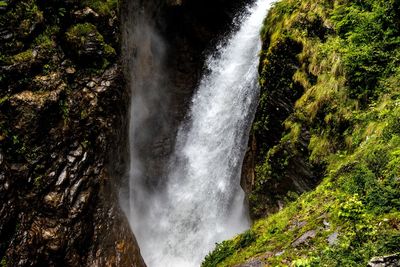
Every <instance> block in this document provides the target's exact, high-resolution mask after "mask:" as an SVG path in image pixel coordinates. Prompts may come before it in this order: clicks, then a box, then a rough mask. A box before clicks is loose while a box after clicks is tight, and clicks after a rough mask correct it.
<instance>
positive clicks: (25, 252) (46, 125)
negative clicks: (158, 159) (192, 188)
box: [0, 0, 143, 266]
mask: <svg viewBox="0 0 400 267" xmlns="http://www.w3.org/2000/svg"><path fill="white" fill-rule="evenodd" d="M0 27H1V31H0V40H1V41H0V49H1V54H0V88H1V90H0V144H1V147H0V240H1V241H0V258H1V266H105V265H110V264H115V265H116V266H132V265H133V266H143V261H142V260H141V257H140V255H139V252H138V248H137V245H136V242H135V240H134V237H133V234H132V232H131V231H130V229H129V225H128V223H127V222H126V219H125V218H124V217H123V216H121V214H122V213H121V211H120V209H119V207H118V200H117V195H116V193H117V189H116V188H117V187H118V185H119V182H120V181H119V180H120V177H121V176H122V174H123V172H124V171H125V167H124V161H125V156H126V155H127V153H126V151H123V150H124V149H122V151H121V150H120V149H121V148H123V147H125V142H126V140H125V139H126V134H125V132H126V114H127V108H128V104H129V102H128V101H127V100H128V99H129V97H128V94H129V92H128V91H127V90H126V88H125V85H124V82H123V77H122V72H121V68H120V67H119V66H118V63H117V60H118V55H119V54H120V52H119V50H120V33H119V16H118V2H117V1H112V0H109V1H100V0H99V1H97V0H93V1H41V0H23V1H12V0H6V1H0ZM110 155H112V159H113V160H112V161H110V157H109V156H110Z"/></svg>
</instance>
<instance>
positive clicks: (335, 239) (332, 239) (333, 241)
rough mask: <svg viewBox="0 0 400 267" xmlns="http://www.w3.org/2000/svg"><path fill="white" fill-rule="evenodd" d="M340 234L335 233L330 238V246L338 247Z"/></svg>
mask: <svg viewBox="0 0 400 267" xmlns="http://www.w3.org/2000/svg"><path fill="white" fill-rule="evenodd" d="M338 237H339V233H338V232H334V233H333V234H331V235H329V236H328V243H329V245H330V246H333V245H336V244H337V242H338Z"/></svg>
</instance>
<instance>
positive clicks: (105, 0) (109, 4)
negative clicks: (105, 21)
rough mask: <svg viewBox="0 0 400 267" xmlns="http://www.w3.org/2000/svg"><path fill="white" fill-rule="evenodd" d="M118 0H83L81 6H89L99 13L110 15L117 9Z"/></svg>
mask: <svg viewBox="0 0 400 267" xmlns="http://www.w3.org/2000/svg"><path fill="white" fill-rule="evenodd" d="M118 3H119V2H118V0H85V1H82V3H81V5H82V6H89V7H91V8H92V9H93V10H94V11H96V12H97V13H99V14H100V15H112V14H113V13H114V14H115V13H116V11H117V10H118Z"/></svg>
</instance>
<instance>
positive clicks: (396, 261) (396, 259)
mask: <svg viewBox="0 0 400 267" xmlns="http://www.w3.org/2000/svg"><path fill="white" fill-rule="evenodd" d="M367 266H368V267H399V266H400V254H393V255H388V256H382V257H374V258H372V259H371V260H370V261H369V262H368V265H367Z"/></svg>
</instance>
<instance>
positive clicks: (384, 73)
mask: <svg viewBox="0 0 400 267" xmlns="http://www.w3.org/2000/svg"><path fill="white" fill-rule="evenodd" d="M399 26H400V4H399V2H398V1H394V0H391V1H384V0H366V1H350V0H347V1H346V0H336V1H328V0H324V1H315V0H309V1H297V0H282V1H280V2H277V3H276V4H275V6H274V8H273V9H272V10H271V11H270V14H269V15H268V18H267V19H266V20H265V25H264V28H263V30H262V38H263V41H264V44H266V45H264V48H265V49H264V51H263V52H262V61H261V67H262V68H261V77H260V82H261V85H262V86H264V87H265V88H266V90H265V91H263V92H262V96H261V103H260V108H259V109H261V110H262V108H263V107H264V106H263V101H264V99H266V97H265V96H266V94H268V93H269V91H271V90H274V88H277V87H278V86H282V85H284V86H287V87H288V88H292V89H293V94H296V93H298V92H299V88H298V87H296V86H297V85H301V88H302V90H300V91H302V94H301V95H300V96H299V97H298V98H297V100H296V101H295V104H294V110H293V112H292V113H291V114H290V115H289V116H288V117H287V118H286V119H285V120H284V122H283V125H284V133H283V134H282V137H281V140H280V141H279V142H278V144H277V145H274V146H273V147H265V148H264V150H263V151H261V152H260V153H261V154H262V158H263V159H264V160H263V161H261V162H260V163H259V164H258V166H257V167H256V186H255V189H254V191H253V192H252V194H251V195H250V201H251V202H253V208H254V209H255V210H256V211H255V213H257V209H262V206H263V205H265V203H262V201H263V199H264V198H263V197H264V196H263V194H265V191H263V188H264V186H265V184H268V183H269V182H270V181H271V180H274V179H280V177H281V175H282V173H284V172H285V170H286V169H287V167H288V165H290V159H291V157H293V156H296V155H299V154H300V153H301V152H300V151H299V149H298V148H299V147H301V146H300V145H299V144H300V142H302V140H301V133H302V132H303V131H307V132H308V133H309V141H308V146H307V147H306V149H307V150H308V151H307V153H304V154H301V155H303V156H304V155H305V157H307V158H306V160H307V161H308V162H310V164H312V165H313V166H323V167H324V172H323V173H324V175H323V176H324V178H323V180H322V182H321V183H320V184H319V186H318V187H317V188H316V189H315V190H313V191H311V192H309V193H305V194H303V195H301V196H300V197H299V198H296V199H295V200H294V201H292V202H290V203H287V205H286V207H285V208H284V209H283V210H281V211H279V212H277V213H276V214H273V215H271V216H269V217H267V218H264V219H260V220H258V221H257V222H255V224H254V226H253V227H252V228H251V230H250V231H251V233H252V235H253V238H251V239H250V241H249V242H248V243H245V244H244V245H242V244H240V240H241V239H242V238H243V236H245V235H246V234H243V235H240V236H238V237H236V238H234V239H232V240H229V241H224V242H222V243H221V244H219V245H218V246H217V248H216V249H215V250H214V251H213V252H212V253H211V254H210V255H208V256H207V258H206V259H205V261H204V262H203V266H234V265H235V264H239V263H242V262H245V261H247V260H250V259H257V260H260V261H262V262H264V263H265V264H267V265H268V266H366V263H367V262H368V260H370V259H371V258H372V257H373V256H377V255H385V254H390V253H396V252H400V249H399V245H398V244H400V88H399V84H400V69H399V67H398V66H399V63H400V27H399ZM289 42H292V43H293V44H301V47H302V49H301V51H300V52H299V53H297V54H296V56H295V58H296V60H297V62H296V64H295V65H296V66H297V67H296V68H295V71H294V73H292V74H291V75H290V77H287V76H284V75H282V74H280V72H279V71H277V67H275V68H272V67H271V63H274V62H275V61H274V60H275V59H274V58H279V60H283V61H284V62H285V64H287V63H286V62H292V61H291V60H292V59H293V58H294V57H291V58H289V56H290V55H288V56H287V57H286V58H282V57H281V55H282V53H281V54H279V49H280V47H283V46H282V44H288V43H289ZM290 47H295V46H293V45H290V46H289V48H290ZM272 66H273V64H272ZM288 68H290V66H288ZM274 75H278V76H275V80H277V81H278V82H275V81H273V82H270V80H269V77H271V76H274ZM286 75H287V74H286ZM258 118H259V120H257V121H256V122H255V124H254V127H253V131H260V129H263V128H265V127H267V126H268V120H269V118H268V114H265V116H264V117H262V116H261V117H260V116H259V117H258ZM258 141H259V142H260V140H258ZM261 141H262V140H261ZM287 199H293V197H292V196H290V195H289V196H288V197H287ZM307 233H312V235H308V238H307ZM305 234H306V235H305ZM304 235H305V236H304ZM302 236H303V237H305V240H303V242H299V240H300V239H299V238H300V237H302ZM336 236H337V240H336ZM296 240H297V241H296Z"/></svg>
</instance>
